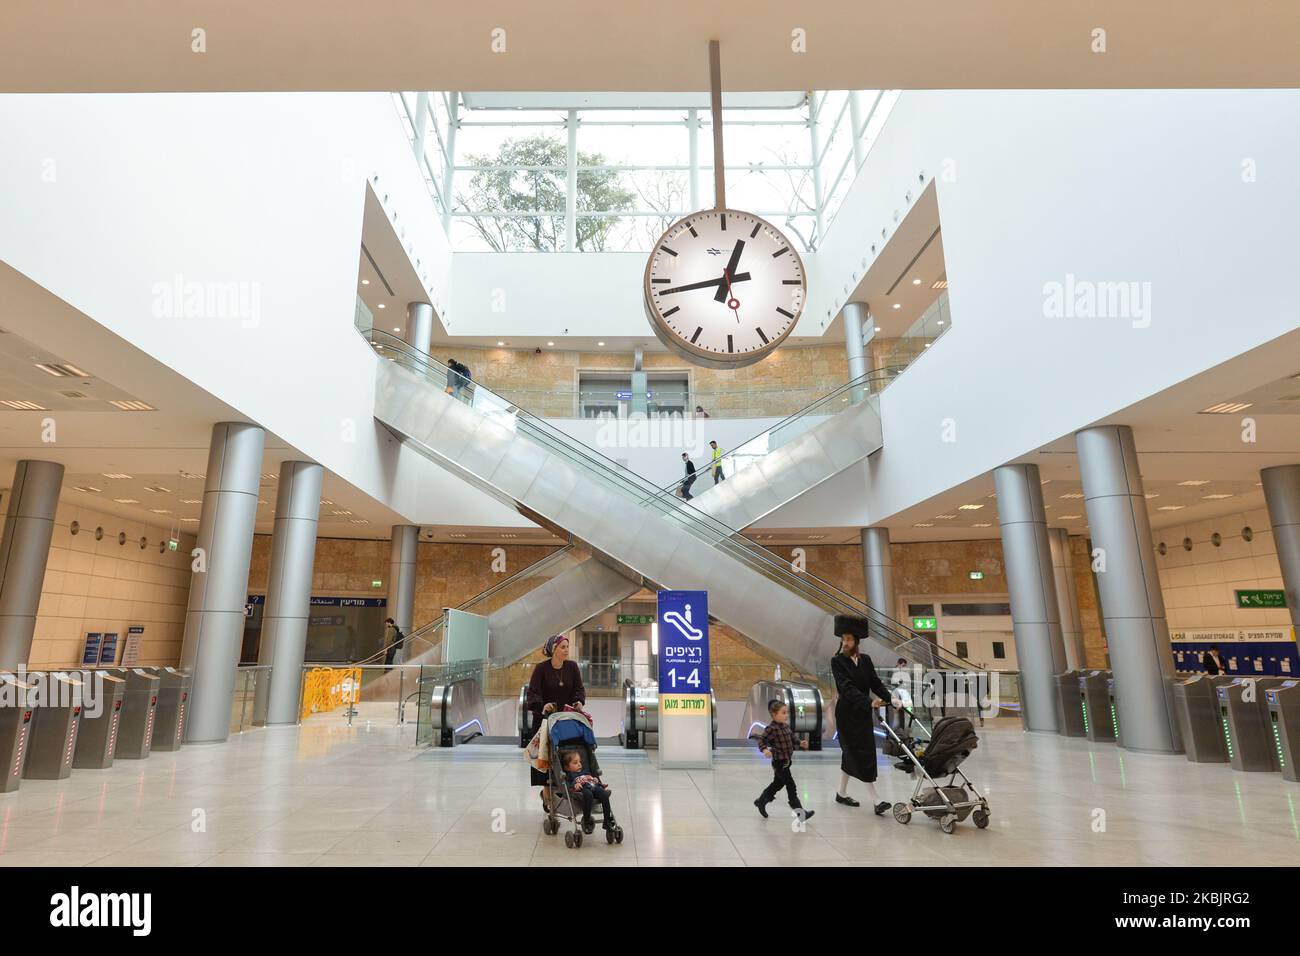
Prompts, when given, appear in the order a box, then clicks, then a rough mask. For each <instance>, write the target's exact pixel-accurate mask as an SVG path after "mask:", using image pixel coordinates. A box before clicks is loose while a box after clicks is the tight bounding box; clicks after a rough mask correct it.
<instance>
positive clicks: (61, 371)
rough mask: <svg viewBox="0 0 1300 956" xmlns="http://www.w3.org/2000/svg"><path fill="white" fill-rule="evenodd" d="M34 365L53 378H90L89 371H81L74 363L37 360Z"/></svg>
mask: <svg viewBox="0 0 1300 956" xmlns="http://www.w3.org/2000/svg"><path fill="white" fill-rule="evenodd" d="M35 364H36V367H37V368H38V369H40V370H41V371H42V372H45V373H46V374H47V375H53V376H54V377H55V378H71V377H76V378H90V373H89V372H83V371H82V370H81V369H79V368H77V366H75V365H67V364H65V363H62V362H37V363H35Z"/></svg>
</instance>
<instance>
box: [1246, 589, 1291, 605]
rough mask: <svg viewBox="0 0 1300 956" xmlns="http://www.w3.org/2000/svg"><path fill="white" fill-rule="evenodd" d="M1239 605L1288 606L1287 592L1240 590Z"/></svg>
mask: <svg viewBox="0 0 1300 956" xmlns="http://www.w3.org/2000/svg"><path fill="white" fill-rule="evenodd" d="M1237 607H1286V592H1285V591H1238V592H1237Z"/></svg>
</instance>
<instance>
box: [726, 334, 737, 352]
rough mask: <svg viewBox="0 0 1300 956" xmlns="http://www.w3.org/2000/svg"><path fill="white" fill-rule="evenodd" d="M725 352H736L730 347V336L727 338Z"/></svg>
mask: <svg viewBox="0 0 1300 956" xmlns="http://www.w3.org/2000/svg"><path fill="white" fill-rule="evenodd" d="M727 351H728V352H734V351H736V350H735V349H734V348H732V345H731V336H730V335H728V336H727Z"/></svg>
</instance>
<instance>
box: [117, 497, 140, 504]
mask: <svg viewBox="0 0 1300 956" xmlns="http://www.w3.org/2000/svg"><path fill="white" fill-rule="evenodd" d="M113 500H114V501H116V502H117V503H118V504H119V505H138V504H139V503H140V502H139V501H138V500H136V499H135V498H114V499H113Z"/></svg>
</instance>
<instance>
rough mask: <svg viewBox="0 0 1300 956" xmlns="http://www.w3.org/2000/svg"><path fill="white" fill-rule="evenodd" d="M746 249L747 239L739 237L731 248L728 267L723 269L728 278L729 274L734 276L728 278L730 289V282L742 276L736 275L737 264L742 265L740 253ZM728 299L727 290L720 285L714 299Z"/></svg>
mask: <svg viewBox="0 0 1300 956" xmlns="http://www.w3.org/2000/svg"><path fill="white" fill-rule="evenodd" d="M744 251H745V240H744V239H737V240H736V247H735V248H734V249H732V250H731V258H730V259H728V260H727V267H726V268H725V269H723V270H722V275H723V278H726V277H727V276H732V277H733V278H732V279H730V280H728V286H727V287H728V289H730V283H731V282H732V281H734V280H735V279H738V278H740V277H739V276H737V275H736V266H738V265H740V254H741V253H742V252H744ZM726 299H727V292H725V291H723V288H722V286H718V291H717V292H715V293H714V294H713V301H714V302H725V301H726Z"/></svg>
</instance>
